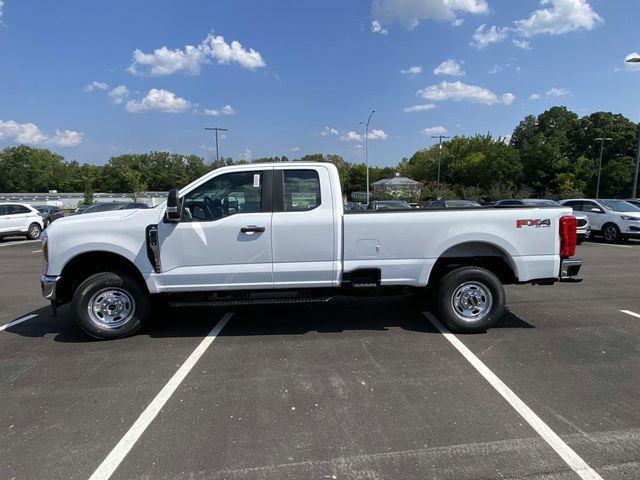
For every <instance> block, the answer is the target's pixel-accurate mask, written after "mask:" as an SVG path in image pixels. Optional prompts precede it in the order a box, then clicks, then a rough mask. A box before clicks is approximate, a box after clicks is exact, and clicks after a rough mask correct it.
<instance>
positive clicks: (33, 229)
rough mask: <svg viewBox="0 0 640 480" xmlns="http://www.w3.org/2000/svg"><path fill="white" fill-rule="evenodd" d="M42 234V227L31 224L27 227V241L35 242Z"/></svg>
mask: <svg viewBox="0 0 640 480" xmlns="http://www.w3.org/2000/svg"><path fill="white" fill-rule="evenodd" d="M41 233H42V227H41V226H40V225H38V224H37V223H35V222H34V223H32V224H31V225H29V228H28V229H27V235H26V237H27V240H37V239H39V238H40V234H41Z"/></svg>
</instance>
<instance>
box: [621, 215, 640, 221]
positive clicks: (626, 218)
mask: <svg viewBox="0 0 640 480" xmlns="http://www.w3.org/2000/svg"><path fill="white" fill-rule="evenodd" d="M620 218H621V219H622V220H628V221H630V222H640V218H637V217H629V216H628V215H620Z"/></svg>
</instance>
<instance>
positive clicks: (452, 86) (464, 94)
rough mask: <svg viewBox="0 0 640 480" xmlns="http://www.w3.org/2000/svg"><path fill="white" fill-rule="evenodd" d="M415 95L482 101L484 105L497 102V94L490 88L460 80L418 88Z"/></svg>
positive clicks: (437, 98) (430, 98)
mask: <svg viewBox="0 0 640 480" xmlns="http://www.w3.org/2000/svg"><path fill="white" fill-rule="evenodd" d="M417 95H418V96H420V97H422V98H426V99H427V100H434V101H442V100H454V101H456V102H460V101H468V102H472V103H483V104H485V105H491V104H493V103H498V96H497V95H496V94H495V93H493V92H492V91H491V90H489V89H487V88H483V87H479V86H477V85H467V84H466V83H462V82H460V81H458V82H447V81H444V82H442V83H440V84H439V85H431V86H430V87H426V88H423V89H421V90H418V93H417Z"/></svg>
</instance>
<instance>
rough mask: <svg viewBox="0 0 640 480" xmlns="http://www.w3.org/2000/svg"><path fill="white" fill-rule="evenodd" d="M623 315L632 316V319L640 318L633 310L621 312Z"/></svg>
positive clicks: (639, 314)
mask: <svg viewBox="0 0 640 480" xmlns="http://www.w3.org/2000/svg"><path fill="white" fill-rule="evenodd" d="M620 311H621V312H622V313H626V314H627V315H631V316H632V317H636V318H640V313H636V312H632V311H631V310H620Z"/></svg>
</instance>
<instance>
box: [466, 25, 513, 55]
mask: <svg viewBox="0 0 640 480" xmlns="http://www.w3.org/2000/svg"><path fill="white" fill-rule="evenodd" d="M486 27H487V26H486V25H484V24H483V25H480V26H479V27H478V28H476V31H475V32H474V33H473V41H472V42H471V45H472V46H474V47H476V48H480V49H482V48H485V47H487V46H489V45H491V44H493V43H498V42H502V41H503V40H504V39H505V38H507V37H508V36H509V28H507V27H503V28H500V27H496V26H495V25H493V26H492V27H491V28H486Z"/></svg>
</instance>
